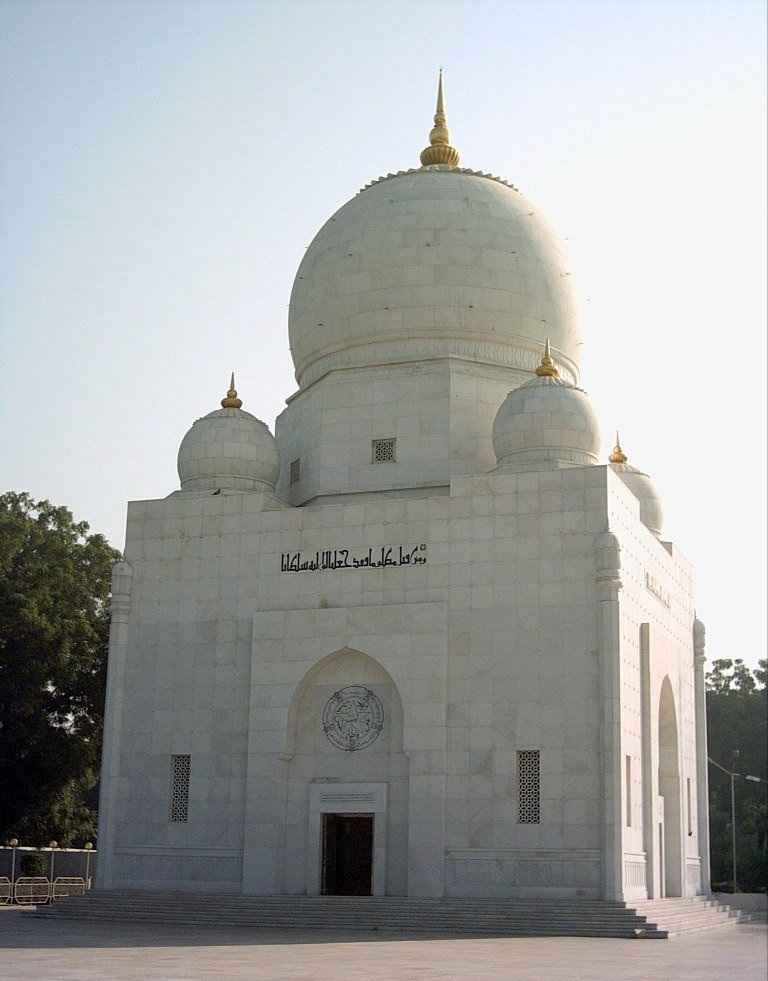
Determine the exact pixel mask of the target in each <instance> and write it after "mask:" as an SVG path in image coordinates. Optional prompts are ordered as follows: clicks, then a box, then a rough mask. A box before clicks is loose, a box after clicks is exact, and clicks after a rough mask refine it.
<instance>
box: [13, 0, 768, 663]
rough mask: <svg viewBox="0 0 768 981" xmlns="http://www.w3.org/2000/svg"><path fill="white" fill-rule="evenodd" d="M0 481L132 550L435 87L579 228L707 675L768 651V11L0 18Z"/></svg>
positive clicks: (406, 142) (481, 158) (603, 413)
mask: <svg viewBox="0 0 768 981" xmlns="http://www.w3.org/2000/svg"><path fill="white" fill-rule="evenodd" d="M0 19H1V20H2V23H1V24H0V64H1V65H2V68H1V69H0V71H2V119H3V123H2V133H3V137H4V140H3V142H4V156H5V161H4V170H3V177H2V215H3V230H4V232H5V235H4V238H3V245H2V280H1V281H0V288H1V289H2V297H3V299H2V357H3V366H4V379H5V385H4V386H3V388H4V392H3V397H2V405H1V406H0V412H1V416H0V427H1V428H0V439H2V447H3V452H2V456H1V457H0V485H1V487H2V489H5V488H13V489H17V490H22V489H26V490H29V491H30V492H31V493H32V494H34V495H36V496H41V497H42V496H45V497H49V498H50V499H51V500H53V501H55V502H57V503H60V504H66V505H68V506H69V507H71V508H72V509H73V511H74V512H75V514H76V516H77V517H78V518H85V519H86V520H88V521H89V522H90V523H91V526H92V528H93V529H94V530H98V531H101V532H104V533H105V534H106V535H107V536H108V537H109V539H110V540H111V541H112V542H113V543H114V544H115V545H116V546H118V547H121V546H122V543H123V525H124V520H125V502H126V500H127V499H136V498H147V497H162V496H164V495H165V494H167V493H169V492H170V491H171V490H173V489H174V488H175V487H176V486H177V477H176V472H175V463H176V451H177V448H178V443H179V441H180V439H181V437H182V436H183V434H184V432H185V431H186V429H187V428H188V426H189V425H190V424H191V423H192V421H193V420H194V419H195V418H197V417H198V416H200V415H203V414H204V413H206V412H208V411H210V410H211V409H213V408H215V407H216V406H217V404H218V400H219V399H220V398H221V396H222V395H223V393H224V389H225V388H226V382H227V380H228V377H229V372H230V371H231V370H232V368H234V369H235V370H236V371H237V375H238V389H239V390H240V393H241V395H242V397H243V399H244V401H245V407H246V408H247V409H249V410H250V411H252V412H255V413H256V414H257V415H259V416H260V417H261V418H263V419H264V420H265V421H266V422H268V423H269V425H270V426H272V425H273V423H274V417H275V415H276V414H277V412H279V411H280V408H281V406H282V404H283V400H284V399H285V397H286V396H287V395H289V394H290V393H291V391H292V390H293V387H294V386H293V378H292V369H291V363H290V356H289V352H288V339H287V311H288V300H289V294H290V288H291V283H292V281H293V276H294V273H295V270H296V267H297V265H298V262H299V260H300V258H301V256H302V254H303V251H304V249H305V248H306V246H307V245H308V244H309V242H310V241H311V239H312V237H313V236H314V234H315V232H316V231H317V229H318V228H319V227H320V225H321V224H322V223H323V222H324V221H325V220H326V218H327V217H328V216H329V215H330V214H331V213H332V212H333V211H334V210H335V209H336V208H337V207H339V206H340V205H341V204H342V203H343V202H344V201H345V200H347V199H348V198H350V197H351V196H352V195H353V194H354V193H355V192H356V191H357V190H358V189H359V188H360V187H362V186H363V185H364V184H365V183H367V182H368V181H369V180H370V179H372V178H375V177H377V176H378V175H380V174H383V173H387V172H388V171H393V170H399V169H405V168H407V167H409V166H414V165H416V164H417V160H418V152H419V150H420V149H421V148H422V146H424V144H425V141H426V136H427V133H428V131H429V128H430V125H431V116H432V112H433V100H434V87H435V73H436V69H437V66H438V65H441V64H442V65H443V66H444V67H445V73H446V75H445V77H446V98H447V110H448V118H449V124H450V126H451V131H452V134H453V137H454V143H455V145H456V146H457V147H458V148H459V149H460V150H461V152H462V156H463V163H464V164H465V165H467V166H471V167H476V168H478V169H482V170H488V171H491V172H493V173H498V174H501V175H502V176H505V177H507V178H509V179H511V180H512V181H514V183H515V184H516V185H517V186H518V187H519V188H520V189H521V190H522V191H523V192H524V193H525V194H526V195H527V196H528V197H529V198H531V199H532V200H533V201H534V202H535V203H536V205H537V206H538V207H540V208H541V209H542V211H543V212H544V213H545V214H546V215H547V217H548V219H549V221H550V223H551V224H552V225H553V226H554V227H555V228H556V229H557V230H558V231H559V233H560V234H561V236H563V237H564V238H567V239H568V246H569V248H570V251H571V255H572V268H573V275H574V282H575V285H576V287H577V289H578V291H579V293H580V294H581V295H582V297H583V298H584V301H585V303H584V310H585V318H584V332H585V336H586V340H587V344H586V347H585V355H584V361H583V384H584V387H585V388H586V389H587V390H588V391H589V392H590V394H591V395H592V397H593V400H594V402H595V405H596V408H597V411H598V414H599V416H600V418H601V420H602V422H603V426H604V434H605V444H606V451H607V450H608V449H609V448H610V447H609V445H608V444H609V442H610V438H611V435H612V430H614V429H615V428H616V427H618V428H620V429H621V431H622V438H623V442H624V444H625V448H626V450H627V451H628V453H629V455H630V460H631V462H634V463H635V464H636V465H638V466H640V467H642V468H644V469H647V470H649V471H650V472H651V474H652V475H653V476H654V478H655V479H656V481H657V484H658V486H659V488H660V490H661V492H662V494H663V497H664V500H665V504H666V513H667V528H666V532H667V535H668V537H670V538H672V539H673V540H674V541H675V542H676V543H677V544H678V545H679V547H680V548H681V549H682V550H683V551H684V552H685V553H686V554H687V555H688V556H689V557H690V558H691V559H692V560H693V561H694V562H695V564H696V566H697V569H698V578H699V611H700V614H701V616H702V617H703V618H704V620H705V621H706V622H707V624H708V627H709V653H710V656H713V657H715V656H743V657H745V659H746V660H748V661H749V662H751V663H754V662H755V661H756V660H757V657H759V656H762V651H763V650H764V638H765V633H764V606H765V603H764V597H765V564H764V562H765V560H764V540H765V508H764V493H765V464H764V446H765V278H764V277H765V271H764V270H765V261H766V255H765V29H766V25H765V13H764V4H763V3H762V2H751V0H720V2H717V3H706V2H701V0H690V2H658V3H656V2H652V0H646V2H633V0H624V2H621V3H610V2H590V0H573V2H570V3H560V2H551V3H549V2H533V0H529V2H524V3H519V2H518V3H515V2H507V3H491V2H485V3H483V2H474V3H464V2H448V0H446V2H442V3H426V2H422V3H416V2H412V3H401V2H393V3H381V2H376V3H371V2H366V0H361V2H358V3H340V2H336V3H320V2H302V3H300V2H296V0H293V2H291V0H284V2H282V3H273V2H265V3H257V2H245V3H236V2H227V0H211V2H202V3H192V2H183V0H176V2H160V0H155V2H115V3H113V2H109V0H92V2H58V3H50V2H36V0H26V2H22V3H18V2H11V0H4V2H2V3H1V4H0Z"/></svg>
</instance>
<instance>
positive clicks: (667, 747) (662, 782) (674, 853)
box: [656, 675, 683, 896]
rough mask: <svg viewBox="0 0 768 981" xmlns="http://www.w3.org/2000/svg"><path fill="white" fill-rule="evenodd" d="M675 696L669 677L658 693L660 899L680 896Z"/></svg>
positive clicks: (680, 859) (678, 785) (680, 848)
mask: <svg viewBox="0 0 768 981" xmlns="http://www.w3.org/2000/svg"><path fill="white" fill-rule="evenodd" d="M678 733H679V729H678V719H677V709H676V708H675V696H674V692H673V690H672V683H671V681H670V680H669V675H666V676H665V677H664V680H663V681H662V683H661V691H660V693H659V734H658V735H659V772H658V793H659V796H660V797H662V798H663V801H664V808H663V819H661V815H659V818H660V820H659V821H658V827H657V831H656V833H657V835H658V837H659V842H658V851H659V864H660V868H659V882H660V884H661V887H662V894H663V895H664V896H681V895H682V886H683V883H682V837H681V829H680V754H679V736H678Z"/></svg>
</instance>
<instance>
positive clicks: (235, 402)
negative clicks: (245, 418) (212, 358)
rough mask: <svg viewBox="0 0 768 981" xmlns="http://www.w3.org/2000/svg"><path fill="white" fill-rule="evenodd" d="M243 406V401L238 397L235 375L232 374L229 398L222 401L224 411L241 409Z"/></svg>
mask: <svg viewBox="0 0 768 981" xmlns="http://www.w3.org/2000/svg"><path fill="white" fill-rule="evenodd" d="M242 404H243V400H242V399H239V398H238V397H237V389H236V388H235V373H234V371H233V372H232V378H231V379H230V381H229V391H228V392H227V397H226V398H224V399H222V400H221V407H222V409H239V408H240V406H241V405H242Z"/></svg>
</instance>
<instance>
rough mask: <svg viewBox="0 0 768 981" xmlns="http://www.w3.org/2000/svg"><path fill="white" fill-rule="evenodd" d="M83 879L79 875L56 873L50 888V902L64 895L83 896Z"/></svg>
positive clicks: (84, 886) (84, 887)
mask: <svg viewBox="0 0 768 981" xmlns="http://www.w3.org/2000/svg"><path fill="white" fill-rule="evenodd" d="M85 889H86V885H85V879H84V878H83V877H82V876H80V875H58V876H56V878H55V879H54V880H53V888H52V890H51V902H55V901H56V900H57V899H62V898H63V897H64V896H84V895H85Z"/></svg>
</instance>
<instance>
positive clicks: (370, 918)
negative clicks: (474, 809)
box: [37, 891, 749, 939]
mask: <svg viewBox="0 0 768 981" xmlns="http://www.w3.org/2000/svg"><path fill="white" fill-rule="evenodd" d="M37 915H38V916H41V917H50V918H68V919H79V920H120V921H124V922H148V923H165V924H179V925H194V926H199V927H212V926H219V927H233V926H244V927H257V928H274V929H280V930H282V929H301V930H326V931H327V930H362V931H384V932H396V933H401V932H403V933H429V934H435V935H436V934H450V935H454V936H458V935H464V936H470V935H472V936H497V937H515V936H519V937H533V936H550V937H566V936H571V937H623V938H642V939H666V938H667V937H671V936H676V935H678V934H682V933H690V932H694V931H698V930H709V929H712V928H715V927H725V926H733V925H735V924H736V923H739V922H745V921H746V920H748V919H749V917H748V915H746V914H744V913H740V912H739V911H737V910H733V909H731V908H730V907H728V906H724V905H722V904H720V903H717V902H715V901H713V900H706V899H704V898H703V897H696V898H693V899H664V900H656V901H652V902H645V903H639V904H635V905H633V906H628V905H626V904H624V903H609V902H603V901H599V900H573V899H560V900H558V899H550V900H547V899H538V900H537V899H517V900H515V899H505V900H487V899H424V898H409V897H394V896H393V897H369V896H318V897H309V896H242V895H216V896H195V895H190V894H188V893H159V892H142V891H110V892H93V893H91V894H89V895H88V896H84V897H82V898H77V897H71V898H69V899H67V900H65V901H62V902H59V903H56V904H55V905H53V906H42V907H40V908H39V909H38V911H37Z"/></svg>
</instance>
